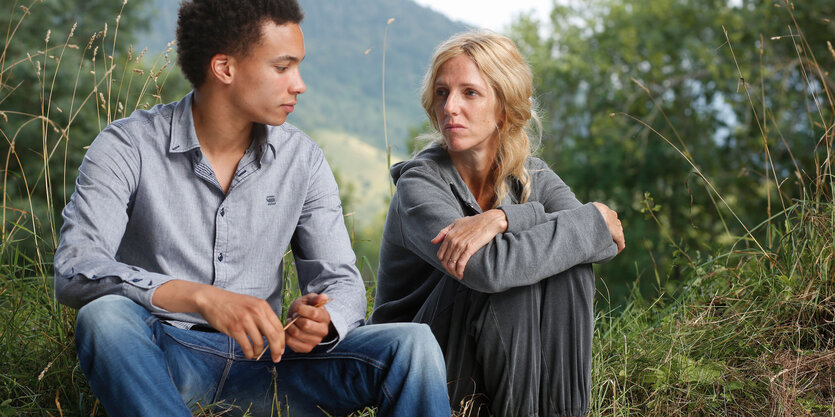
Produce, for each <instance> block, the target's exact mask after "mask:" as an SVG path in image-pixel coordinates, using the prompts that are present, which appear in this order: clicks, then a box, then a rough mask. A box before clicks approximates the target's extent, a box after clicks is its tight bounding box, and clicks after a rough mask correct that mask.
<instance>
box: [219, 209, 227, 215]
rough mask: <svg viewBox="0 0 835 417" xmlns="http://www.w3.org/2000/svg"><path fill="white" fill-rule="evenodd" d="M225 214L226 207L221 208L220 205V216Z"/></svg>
mask: <svg viewBox="0 0 835 417" xmlns="http://www.w3.org/2000/svg"><path fill="white" fill-rule="evenodd" d="M225 215H226V209H225V208H223V207H221V208H220V216H221V217H223V216H225Z"/></svg>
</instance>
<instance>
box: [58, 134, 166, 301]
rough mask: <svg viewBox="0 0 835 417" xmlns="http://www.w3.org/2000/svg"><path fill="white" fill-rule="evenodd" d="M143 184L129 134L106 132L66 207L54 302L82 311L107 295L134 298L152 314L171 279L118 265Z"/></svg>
mask: <svg viewBox="0 0 835 417" xmlns="http://www.w3.org/2000/svg"><path fill="white" fill-rule="evenodd" d="M138 179H139V155H138V154H137V151H136V149H135V148H134V147H133V146H132V144H131V141H130V138H129V136H128V134H127V133H126V132H125V131H124V130H122V129H120V128H119V127H117V126H115V125H110V126H108V127H107V128H106V129H105V130H103V131H102V132H101V133H100V134H99V136H98V137H97V138H96V140H95V141H94V142H93V144H92V145H91V146H90V149H89V150H88V151H87V154H86V155H85V156H84V160H83V162H82V163H81V167H80V168H79V173H78V178H77V179H76V183H75V192H74V193H73V195H72V197H71V198H70V202H69V203H68V204H67V206H66V207H65V208H64V211H63V213H62V214H63V218H64V224H63V226H62V227H61V239H60V242H59V244H58V248H57V249H56V251H55V258H54V262H55V297H56V298H57V300H58V301H59V302H60V303H62V304H65V305H67V306H70V307H73V308H80V307H82V306H83V305H85V304H87V303H88V302H90V301H92V300H94V299H96V298H98V297H101V296H103V295H107V294H119V295H123V296H125V297H128V298H130V299H132V300H133V301H135V302H137V303H138V304H140V305H142V306H143V307H145V308H146V309H148V310H149V311H152V312H162V311H165V310H162V309H159V308H156V307H154V306H153V305H152V304H151V298H152V296H153V291H154V290H155V289H156V288H157V287H159V286H160V285H162V284H163V283H164V282H167V281H169V280H171V279H172V278H171V277H169V276H166V275H161V274H157V273H153V272H149V271H146V270H143V269H141V268H138V267H136V266H133V265H128V264H125V263H122V262H119V261H117V260H116V252H117V250H118V248H119V245H120V244H121V241H122V237H123V235H124V233H125V227H126V225H127V222H128V216H129V214H128V213H129V211H130V205H131V199H132V196H133V194H134V191H135V189H136V186H137V182H138Z"/></svg>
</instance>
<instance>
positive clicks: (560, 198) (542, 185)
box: [499, 158, 582, 233]
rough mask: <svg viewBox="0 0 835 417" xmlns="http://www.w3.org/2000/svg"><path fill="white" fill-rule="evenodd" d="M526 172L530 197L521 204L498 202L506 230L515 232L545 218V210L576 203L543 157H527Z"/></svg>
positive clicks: (546, 217) (558, 209)
mask: <svg viewBox="0 0 835 417" xmlns="http://www.w3.org/2000/svg"><path fill="white" fill-rule="evenodd" d="M529 161H530V162H529V164H528V173H529V174H530V176H531V183H532V184H531V188H532V190H531V198H532V200H531V201H528V202H526V203H524V204H507V205H501V206H499V209H501V210H502V211H504V212H505V215H506V216H507V222H508V225H507V232H508V233H516V232H521V231H523V230H527V229H529V228H531V227H533V226H536V225H539V224H542V223H544V222H546V221H548V220H549V217H551V216H548V214H552V213H556V212H558V211H561V210H568V209H573V208H577V207H580V206H581V205H582V204H581V203H580V202H579V201H578V200H577V197H575V196H574V193H573V192H572V191H571V189H570V188H569V187H568V185H566V184H565V182H564V181H563V180H562V178H560V177H559V176H558V175H557V174H556V173H555V172H554V171H552V170H551V169H550V168H548V165H547V164H545V162H544V161H542V160H541V159H538V158H531V159H530V160H529Z"/></svg>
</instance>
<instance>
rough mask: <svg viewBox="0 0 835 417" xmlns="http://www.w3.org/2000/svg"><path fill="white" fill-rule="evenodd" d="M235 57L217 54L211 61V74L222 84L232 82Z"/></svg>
mask: <svg viewBox="0 0 835 417" xmlns="http://www.w3.org/2000/svg"><path fill="white" fill-rule="evenodd" d="M233 61H234V58H232V57H231V56H229V55H226V54H217V55H215V56H213V57H212V59H211V60H210V61H209V76H210V77H213V78H215V79H216V80H218V81H220V83H221V84H229V83H231V82H232V74H233V72H234V71H233V69H232V67H233V66H234V62H233Z"/></svg>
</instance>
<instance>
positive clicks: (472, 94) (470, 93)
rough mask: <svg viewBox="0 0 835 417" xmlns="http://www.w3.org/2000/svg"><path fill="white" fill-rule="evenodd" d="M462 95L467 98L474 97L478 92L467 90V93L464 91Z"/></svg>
mask: <svg viewBox="0 0 835 417" xmlns="http://www.w3.org/2000/svg"><path fill="white" fill-rule="evenodd" d="M464 94H466V95H468V96H476V95H478V91H475V90H467V91H465V92H464Z"/></svg>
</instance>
